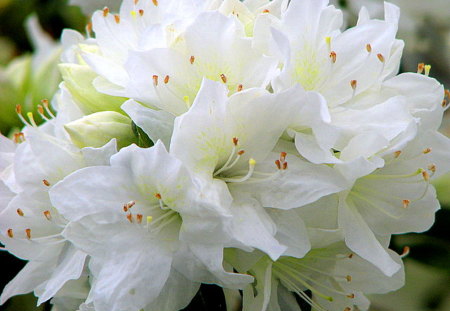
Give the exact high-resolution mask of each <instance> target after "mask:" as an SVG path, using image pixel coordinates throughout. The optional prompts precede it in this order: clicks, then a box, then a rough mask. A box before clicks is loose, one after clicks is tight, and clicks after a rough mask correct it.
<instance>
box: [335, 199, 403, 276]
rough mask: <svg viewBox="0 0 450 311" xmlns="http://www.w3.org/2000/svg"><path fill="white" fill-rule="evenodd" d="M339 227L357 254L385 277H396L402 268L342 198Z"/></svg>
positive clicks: (347, 242)
mask: <svg viewBox="0 0 450 311" xmlns="http://www.w3.org/2000/svg"><path fill="white" fill-rule="evenodd" d="M338 219H339V227H341V228H342V229H343V231H344V237H345V243H346V244H347V246H348V247H349V248H350V249H351V250H352V251H354V252H355V253H356V254H358V255H359V256H361V257H362V258H364V259H366V260H367V261H369V262H371V263H372V264H374V265H375V266H376V267H377V268H378V269H380V270H381V271H382V272H383V273H384V274H385V275H387V276H392V275H394V274H395V273H396V272H397V271H398V270H399V269H400V268H401V266H400V265H399V264H398V263H396V262H395V261H394V260H393V259H392V258H391V256H390V255H389V254H388V253H387V252H386V250H385V249H384V248H383V247H382V246H381V244H380V243H379V242H378V240H377V239H376V237H375V235H374V234H373V232H372V231H371V230H370V228H369V227H368V226H367V224H366V222H365V221H364V219H363V218H362V217H361V215H360V213H359V212H358V211H357V210H356V209H355V207H354V206H350V205H348V203H347V202H345V196H343V197H341V202H340V204H339V216H338Z"/></svg>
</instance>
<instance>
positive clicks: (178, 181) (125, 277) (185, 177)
mask: <svg viewBox="0 0 450 311" xmlns="http://www.w3.org/2000/svg"><path fill="white" fill-rule="evenodd" d="M93 188H95V191H92V189H93ZM51 199H52V203H53V204H54V205H55V206H56V208H57V209H58V210H59V211H60V212H61V213H62V215H63V216H64V217H66V218H67V219H69V220H70V221H71V223H70V224H69V225H68V226H67V228H66V229H65V231H64V233H63V235H64V236H65V237H66V238H67V239H68V240H70V241H71V242H72V243H74V244H75V245H76V246H77V247H79V248H80V249H82V250H83V251H85V252H86V253H87V254H89V255H90V256H91V258H92V259H91V264H90V270H91V272H92V274H93V280H94V281H93V283H92V290H91V293H90V296H89V298H88V300H87V302H92V303H93V304H94V306H95V309H96V310H97V311H103V310H108V311H109V310H121V311H122V310H130V311H134V310H140V309H144V310H160V309H161V308H163V309H164V310H178V309H180V308H182V307H184V306H186V305H187V304H188V303H189V301H190V300H191V299H192V297H193V296H194V295H195V293H196V291H197V289H198V286H199V283H198V281H203V282H214V283H219V284H227V285H228V286H231V287H237V286H242V284H245V283H246V282H248V281H251V278H250V277H248V276H243V275H238V274H231V273H228V272H226V271H224V270H223V268H222V249H223V246H222V245H221V243H224V242H225V241H226V239H227V237H226V235H224V233H225V231H224V226H225V225H226V223H227V221H228V219H229V216H230V215H229V214H228V211H227V209H226V207H224V206H221V205H220V204H221V201H217V202H214V201H212V200H210V198H209V196H208V194H207V193H202V192H200V191H199V189H198V186H197V185H196V181H195V180H193V179H192V177H191V176H190V174H189V172H188V171H187V170H186V169H185V168H184V166H183V165H182V164H181V162H180V161H179V160H177V159H176V158H174V157H173V156H171V155H169V154H168V153H167V151H166V150H165V148H164V146H163V144H162V143H161V142H157V143H156V145H155V146H154V147H152V148H150V149H142V148H139V147H136V146H134V145H133V146H130V147H127V148H123V149H122V150H121V151H120V152H119V153H118V154H116V155H115V156H113V157H112V158H111V166H97V167H90V168H86V169H83V170H79V171H77V172H75V173H73V174H72V175H70V176H68V177H67V178H66V179H64V180H63V181H62V182H61V183H59V184H58V185H56V186H55V187H54V188H53V189H52V190H51ZM80 206H84V208H83V209H82V210H80V208H79V207H80ZM180 272H181V273H180ZM182 273H183V274H184V275H183V274H182ZM186 275H188V278H187V277H186ZM171 292H176V293H178V294H177V295H175V296H170V293H171ZM180 293H183V295H180Z"/></svg>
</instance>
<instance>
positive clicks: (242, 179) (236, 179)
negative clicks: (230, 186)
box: [222, 158, 256, 182]
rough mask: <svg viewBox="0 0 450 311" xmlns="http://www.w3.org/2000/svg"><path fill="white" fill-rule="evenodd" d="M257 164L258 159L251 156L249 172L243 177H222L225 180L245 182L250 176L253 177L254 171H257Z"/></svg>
mask: <svg viewBox="0 0 450 311" xmlns="http://www.w3.org/2000/svg"><path fill="white" fill-rule="evenodd" d="M255 165H256V161H255V160H254V159H252V158H250V160H248V166H249V169H248V173H247V175H245V176H243V177H241V178H222V180H223V181H225V182H244V181H246V180H248V179H249V178H250V177H252V175H253V172H254V171H255Z"/></svg>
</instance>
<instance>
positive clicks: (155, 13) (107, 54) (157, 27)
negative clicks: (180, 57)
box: [83, 0, 210, 96]
mask: <svg viewBox="0 0 450 311" xmlns="http://www.w3.org/2000/svg"><path fill="white" fill-rule="evenodd" d="M209 6H210V4H209V2H208V1H201V0H195V1H186V0H183V1H179V0H177V1H175V0H170V1H156V0H155V1H137V2H135V1H134V0H125V1H123V3H122V5H121V8H120V13H119V14H112V13H110V11H109V9H108V8H105V9H103V11H97V12H95V13H94V15H93V17H92V27H93V31H94V32H95V43H96V44H97V45H98V50H97V51H85V53H84V54H83V58H84V60H85V61H86V62H87V63H88V64H89V65H90V67H91V68H92V69H93V70H94V71H95V72H96V73H97V74H99V75H100V76H101V78H98V79H96V80H95V86H96V87H97V89H98V90H100V91H103V92H105V93H108V94H111V95H119V96H124V90H123V88H124V87H126V86H127V85H128V83H129V77H128V74H127V72H126V70H125V67H124V65H125V62H126V61H127V58H128V55H129V51H145V50H150V49H153V48H165V47H168V46H170V45H172V44H173V43H174V42H175V41H176V40H177V39H178V36H179V34H180V33H181V32H182V31H184V30H185V28H186V27H187V26H188V25H189V24H190V23H191V22H192V19H193V18H195V17H196V16H197V15H198V14H200V13H201V12H203V11H205V10H207V9H208V7H209Z"/></svg>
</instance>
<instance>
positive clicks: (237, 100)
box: [170, 79, 344, 258]
mask: <svg viewBox="0 0 450 311" xmlns="http://www.w3.org/2000/svg"><path fill="white" fill-rule="evenodd" d="M299 96H303V91H301V90H299V89H298V88H292V89H290V90H287V91H285V92H282V93H279V94H270V93H268V92H267V91H265V90H262V89H256V88H255V89H249V90H246V91H242V92H239V93H235V94H234V95H232V96H231V97H230V98H228V97H227V88H226V86H224V85H223V84H222V83H220V82H213V81H209V80H206V79H205V80H204V81H203V85H202V88H201V90H200V92H199V94H198V95H197V97H196V100H195V101H194V104H193V106H192V107H191V109H190V110H189V111H188V112H187V113H185V114H183V115H181V116H180V117H178V118H176V119H175V126H174V133H173V136H172V141H171V145H170V151H171V153H173V154H174V155H176V156H177V157H178V158H179V159H181V161H183V163H185V164H186V165H187V167H188V168H189V169H190V170H191V171H192V172H194V174H197V175H199V176H201V177H202V178H203V181H204V183H206V184H207V183H210V182H214V183H218V184H219V185H220V187H221V189H224V190H223V191H226V192H228V191H231V194H232V195H233V199H234V201H233V209H232V210H233V214H234V219H235V222H234V223H235V226H237V227H236V228H235V229H234V230H233V232H236V233H237V234H236V239H238V240H239V241H240V242H241V243H243V244H244V245H245V244H246V245H247V246H251V247H256V248H259V249H261V250H264V251H265V252H267V253H268V254H270V256H271V257H272V258H277V256H279V255H280V254H281V253H282V249H281V248H280V247H279V245H278V242H276V240H274V239H273V238H272V236H273V235H274V233H275V231H274V229H273V228H274V225H273V224H270V223H271V221H270V218H268V216H267V215H266V213H265V211H264V209H262V208H261V205H262V206H265V207H276V208H285V209H287V208H293V207H299V206H302V205H305V204H307V203H310V202H314V201H315V200H317V199H319V198H320V197H322V196H324V195H327V194H330V193H334V192H338V191H340V190H342V189H343V188H342V187H341V185H339V181H340V180H341V179H340V178H339V174H336V172H335V171H334V170H333V169H331V168H328V167H326V166H313V165H309V164H308V163H306V162H305V161H302V160H300V159H299V158H297V157H296V156H295V154H294V155H292V157H290V156H288V158H287V159H286V156H287V154H286V153H285V152H281V154H280V153H279V154H275V153H273V152H272V151H273V150H274V147H275V145H276V143H277V141H278V139H279V137H280V136H281V134H282V133H283V131H284V130H285V128H286V127H287V126H288V125H289V124H290V120H291V119H292V113H291V112H292V111H295V109H296V107H295V104H296V102H297V100H298V99H299V98H298V97H299ZM274 116H276V117H274ZM274 161H275V162H276V163H275V164H274ZM288 162H289V166H288ZM312 176H314V179H313V180H312V179H311V177H312ZM342 181H343V182H344V180H343V179H342ZM227 187H228V188H229V190H228V189H227ZM250 197H253V198H257V199H260V202H259V203H258V201H254V200H252V199H250V200H249V198H250ZM244 202H249V203H244ZM250 202H253V203H250ZM240 213H243V215H240ZM244 215H245V216H244ZM243 219H245V221H244V220H243ZM263 219H269V221H263ZM252 220H254V221H253V223H252ZM261 225H263V226H262V227H261ZM240 226H242V227H245V232H240V231H239V230H238V228H239V227H240ZM252 231H253V232H252ZM264 232H265V233H264ZM263 233H264V234H263ZM303 249H304V251H305V250H306V251H307V250H308V244H307V243H306V244H305V245H304V247H303Z"/></svg>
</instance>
